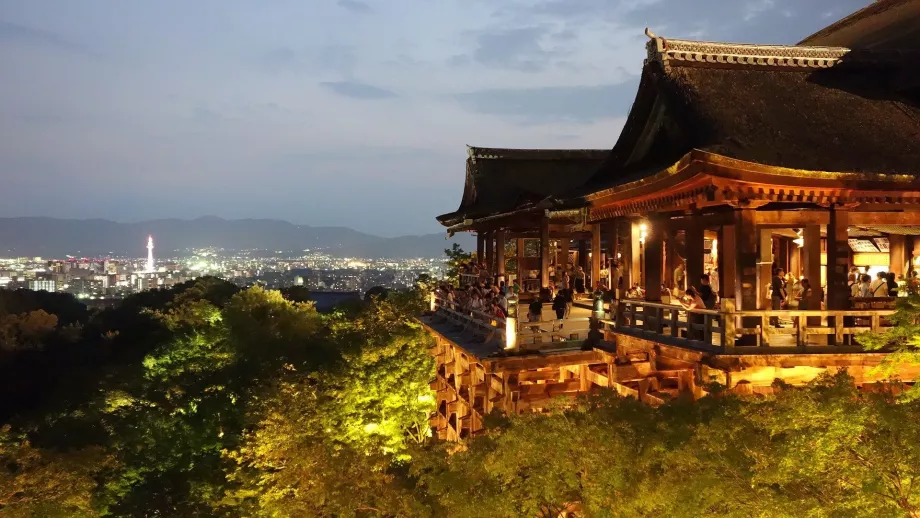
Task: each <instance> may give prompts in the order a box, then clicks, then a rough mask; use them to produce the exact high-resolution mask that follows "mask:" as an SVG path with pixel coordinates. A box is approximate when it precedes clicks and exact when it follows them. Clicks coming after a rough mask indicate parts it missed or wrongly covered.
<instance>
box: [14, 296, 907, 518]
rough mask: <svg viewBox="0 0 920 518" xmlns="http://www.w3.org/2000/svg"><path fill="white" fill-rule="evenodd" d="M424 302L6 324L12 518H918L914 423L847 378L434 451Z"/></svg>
mask: <svg viewBox="0 0 920 518" xmlns="http://www.w3.org/2000/svg"><path fill="white" fill-rule="evenodd" d="M427 285H428V283H427V282H420V283H419V286H418V287H417V289H415V290H410V291H407V292H391V293H389V294H388V296H387V297H386V298H385V299H384V298H381V297H371V298H370V300H367V301H365V302H364V303H362V304H360V305H347V306H343V307H340V308H338V309H337V310H336V311H333V312H332V313H330V314H326V315H322V314H319V313H317V312H316V311H315V309H314V308H313V306H312V305H311V304H310V303H305V302H302V301H300V300H299V299H298V297H296V296H291V294H290V293H288V294H287V295H288V296H287V297H285V296H284V294H282V293H279V292H275V291H267V290H264V289H262V288H259V287H255V288H251V289H248V290H242V291H241V290H239V289H237V288H235V287H233V286H232V285H230V284H228V283H225V282H223V281H220V280H218V279H214V278H203V279H199V280H197V281H194V282H190V283H186V284H183V285H181V286H177V287H175V288H173V289H171V290H157V291H152V292H146V293H142V294H139V295H137V296H134V297H131V298H129V299H128V300H126V301H125V303H124V304H122V305H120V306H119V307H117V308H113V309H109V310H105V311H101V312H97V313H94V314H90V313H88V312H85V311H81V310H78V309H75V308H73V307H70V304H71V302H72V303H74V304H75V303H76V302H75V301H66V300H64V299H56V300H55V301H54V302H53V303H49V305H48V306H47V307H45V306H42V305H41V304H38V305H35V304H29V303H22V304H19V305H13V306H4V308H7V309H3V311H0V320H3V321H4V322H14V324H11V325H10V326H9V328H4V329H7V330H5V331H4V333H8V334H3V335H2V336H3V337H4V338H3V339H4V340H14V341H15V343H16V344H17V345H16V347H5V348H3V349H0V369H2V373H0V374H5V375H8V376H11V377H12V379H13V380H14V381H15V383H20V384H22V385H21V386H19V385H16V384H12V382H8V381H7V380H5V379H4V380H3V384H4V385H3V387H4V389H5V392H4V393H5V394H8V395H9V396H7V397H5V398H4V399H3V400H2V401H0V423H3V426H2V428H0V515H3V516H30V517H31V516H41V517H44V516H61V517H64V516H279V517H282V516H283V517H287V516H419V517H427V516H458V517H467V516H468V517H480V516H499V517H503V516H508V517H511V516H515V517H517V516H546V517H549V516H553V517H555V516H559V515H560V514H561V513H571V514H574V515H583V516H612V517H614V516H615V517H645V516H676V517H682V516H686V517H691V516H693V517H696V516H713V517H714V516H730V517H731V516H739V517H740V516H745V517H748V516H758V517H766V516H770V517H773V516H790V517H791V516H813V517H850V516H852V517H857V516H920V483H918V484H915V481H916V480H917V477H918V476H920V400H918V399H912V398H904V397H900V390H899V389H900V387H899V386H897V385H892V386H890V387H889V388H888V389H885V390H876V391H860V390H857V389H856V387H854V385H853V383H852V380H851V379H850V378H849V377H848V376H847V374H846V373H845V372H841V373H838V374H836V375H833V376H825V377H823V378H821V379H819V380H817V381H816V382H814V383H813V384H812V385H811V386H809V387H805V388H789V387H779V388H781V389H782V390H779V391H778V392H777V393H776V395H773V396H769V397H749V396H748V397H746V396H737V395H730V394H727V393H724V392H721V393H720V392H719V391H718V387H714V395H713V396H712V397H708V398H704V399H702V400H700V401H696V402H693V401H690V400H684V399H677V400H675V401H672V402H668V403H666V404H664V405H662V406H660V407H658V408H652V407H649V406H646V405H643V404H640V403H638V402H637V401H635V400H633V399H623V398H620V397H618V396H616V395H615V394H613V393H601V394H597V395H594V396H591V397H590V398H584V399H581V400H579V401H577V402H575V403H574V404H571V403H569V404H565V405H563V404H561V403H560V405H559V407H558V408H555V409H553V410H552V411H549V412H546V413H541V414H526V415H520V416H510V417H502V416H497V415H493V416H489V420H490V423H491V424H490V427H489V428H488V431H487V432H486V433H485V434H484V435H482V436H479V437H477V438H475V439H472V440H470V441H468V442H467V443H465V444H464V445H463V446H462V447H460V448H457V447H456V446H455V445H447V444H443V443H439V442H437V441H435V440H433V439H432V438H431V436H430V433H429V428H428V424H427V421H428V417H429V415H430V412H432V411H433V404H434V398H433V394H432V393H431V391H430V389H429V381H430V379H431V377H432V376H433V370H434V365H433V359H432V358H431V357H430V356H429V354H428V349H429V347H430V346H431V338H430V337H429V336H428V335H427V333H426V332H425V331H424V330H423V329H422V328H421V326H420V324H418V322H417V321H415V320H414V319H413V318H412V315H415V314H419V313H420V312H422V311H423V310H424V309H425V306H426V304H425V295H424V290H425V289H426V287H427ZM19 296H20V297H22V299H21V300H24V301H29V300H34V299H31V298H30V297H32V296H30V295H25V294H20V295H19ZM39 297H40V296H39ZM55 308H70V309H67V310H66V311H68V312H69V313H68V315H70V316H68V317H66V319H65V318H58V317H57V315H56V314H55V313H54V309H55ZM904 308H905V309H903V311H905V312H906V311H909V306H904ZM36 312H41V313H36ZM32 313H36V315H32ZM23 315H25V316H23ZM906 315H907V314H906V313H905V316H904V317H903V318H905V320H904V322H903V325H905V326H909V325H915V324H916V321H915V320H910V319H909V317H908V316H906ZM33 317H34V319H35V320H34V322H33V321H31V319H32V318H33ZM899 318H901V317H899ZM8 329H13V331H9V330H8ZM902 334H903V333H902ZM908 334H909V333H908ZM10 336H13V337H14V338H9V337H10ZM898 336H901V335H897V336H895V335H888V336H887V337H880V338H877V340H883V341H884V340H887V341H886V342H885V343H888V344H889V345H890V343H891V342H894V341H897V340H898ZM911 336H913V335H909V336H906V337H905V338H903V339H900V342H898V343H899V344H901V345H903V346H904V347H906V348H909V347H911V345H910V344H911V343H912V342H911ZM870 340H872V339H870ZM4 343H11V342H9V341H7V342H4ZM20 344H24V345H22V346H20ZM905 350H909V349H905ZM22 387H25V389H26V390H25V391H23V390H21V389H22ZM14 389H15V390H14Z"/></svg>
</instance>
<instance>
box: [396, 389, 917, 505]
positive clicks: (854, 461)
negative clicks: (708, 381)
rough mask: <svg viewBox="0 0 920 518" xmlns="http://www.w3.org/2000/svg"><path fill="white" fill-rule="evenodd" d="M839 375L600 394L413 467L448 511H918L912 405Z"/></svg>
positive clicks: (434, 451) (433, 453) (512, 423)
mask: <svg viewBox="0 0 920 518" xmlns="http://www.w3.org/2000/svg"><path fill="white" fill-rule="evenodd" d="M852 381H853V380H852V379H851V378H849V377H848V376H847V375H846V374H845V373H841V374H838V375H835V376H825V377H823V378H821V379H819V380H817V381H816V382H814V383H813V384H812V385H811V386H810V387H808V388H806V389H790V390H784V391H782V392H780V393H779V394H778V395H776V396H773V397H769V398H766V399H763V400H753V399H746V398H740V397H735V396H723V397H718V398H715V397H713V398H707V399H704V400H702V401H699V402H695V403H694V402H691V401H685V400H677V401H675V402H672V403H669V404H666V405H663V406H662V407H660V408H657V409H656V408H651V407H648V406H644V405H641V404H639V403H637V402H636V401H634V400H624V399H620V398H618V397H616V396H615V395H614V394H605V395H601V396H599V397H596V398H592V399H588V400H583V401H582V402H581V403H580V404H578V405H576V406H575V407H574V408H569V409H565V410H561V411H556V412H553V413H551V414H549V415H538V414H530V415H524V416H514V417H512V418H510V419H508V420H507V421H506V422H505V423H504V425H502V426H499V427H497V428H493V429H492V430H491V431H490V432H489V433H488V434H486V435H485V436H484V437H481V438H477V439H474V440H473V441H471V442H470V443H469V445H468V447H467V448H466V449H465V450H464V451H461V452H458V453H454V454H453V455H446V454H444V452H443V451H441V450H439V449H438V448H431V449H429V450H428V451H427V452H426V454H425V455H420V456H418V462H416V463H415V465H414V466H413V472H414V475H415V476H416V477H418V482H419V485H418V489H419V492H420V493H421V494H423V495H425V496H426V497H427V498H430V499H431V500H432V501H433V502H436V503H437V505H439V506H442V507H443V509H445V510H449V511H450V513H449V514H450V515H451V516H470V517H472V516H481V513H482V510H483V509H489V511H490V516H508V517H511V516H547V517H548V516H557V515H558V514H559V513H560V512H563V511H566V510H572V509H573V508H576V504H577V508H578V509H581V512H583V513H584V514H585V515H588V516H623V517H627V516H675V517H684V516H686V517H697V516H764V517H766V516H771V517H773V516H788V517H793V516H820V517H824V516H827V517H831V516H917V515H918V512H920V487H915V485H914V482H915V481H916V480H917V479H918V477H920V462H918V461H920V441H918V439H920V424H918V417H920V406H918V405H917V404H916V403H913V402H911V403H906V404H893V401H892V400H891V398H889V397H886V396H885V395H882V394H872V393H866V392H860V391H859V390H858V389H856V388H855V386H854V385H853V382H852Z"/></svg>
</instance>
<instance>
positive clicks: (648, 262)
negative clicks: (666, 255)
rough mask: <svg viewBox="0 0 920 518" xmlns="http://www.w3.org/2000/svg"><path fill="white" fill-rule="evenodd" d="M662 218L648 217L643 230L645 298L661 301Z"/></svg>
mask: <svg viewBox="0 0 920 518" xmlns="http://www.w3.org/2000/svg"><path fill="white" fill-rule="evenodd" d="M664 227H665V224H664V220H663V219H657V218H656V219H650V220H649V223H648V229H647V230H646V232H645V300H648V301H651V302H659V301H661V280H662V271H661V270H662V266H663V265H662V252H663V251H664Z"/></svg>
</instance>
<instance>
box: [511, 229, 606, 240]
mask: <svg viewBox="0 0 920 518" xmlns="http://www.w3.org/2000/svg"><path fill="white" fill-rule="evenodd" d="M507 237H509V238H519V237H524V238H530V239H537V238H539V237H540V230H539V229H536V230H532V231H531V230H528V231H519V232H509V233H508V236H507ZM549 237H550V239H563V238H568V239H591V233H590V232H582V231H578V232H567V231H561V230H550V231H549Z"/></svg>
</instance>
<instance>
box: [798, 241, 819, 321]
mask: <svg viewBox="0 0 920 518" xmlns="http://www.w3.org/2000/svg"><path fill="white" fill-rule="evenodd" d="M802 239H803V240H804V241H805V244H804V245H803V246H802V252H801V254H802V267H803V269H804V272H805V273H804V276H805V278H806V279H808V282H810V283H811V288H812V290H811V291H812V294H813V295H812V298H811V300H809V301H808V303H809V307H811V308H813V309H821V293H820V290H821V226H820V225H806V226H805V228H804V230H803V231H802Z"/></svg>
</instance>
